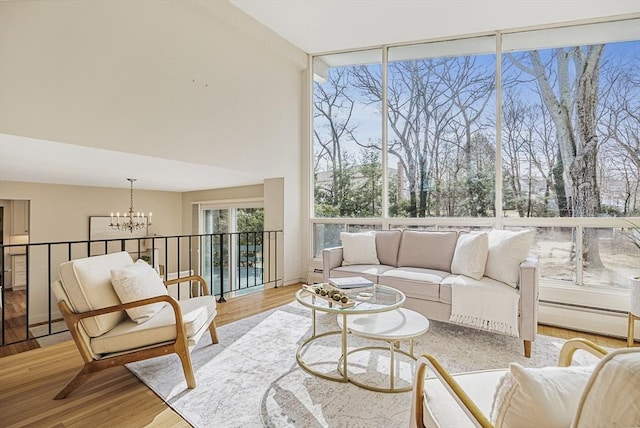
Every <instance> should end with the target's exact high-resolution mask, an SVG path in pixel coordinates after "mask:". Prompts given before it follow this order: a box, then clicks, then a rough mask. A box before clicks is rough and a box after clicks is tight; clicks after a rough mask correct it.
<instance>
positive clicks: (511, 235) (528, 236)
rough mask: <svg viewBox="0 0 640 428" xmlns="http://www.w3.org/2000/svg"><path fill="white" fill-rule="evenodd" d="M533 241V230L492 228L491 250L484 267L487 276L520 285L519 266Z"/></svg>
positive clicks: (512, 284) (490, 237)
mask: <svg viewBox="0 0 640 428" xmlns="http://www.w3.org/2000/svg"><path fill="white" fill-rule="evenodd" d="M532 243H533V232H532V231H531V230H521V231H517V232H514V231H510V230H492V231H491V232H489V252H488V255H487V264H486V266H485V269H484V274H485V276H488V277H489V278H493V279H495V280H496V281H500V282H504V283H505V284H508V285H510V286H511V287H517V286H518V278H519V273H520V271H519V267H520V263H522V262H523V261H524V260H525V259H526V258H527V254H529V250H530V248H531V244H532Z"/></svg>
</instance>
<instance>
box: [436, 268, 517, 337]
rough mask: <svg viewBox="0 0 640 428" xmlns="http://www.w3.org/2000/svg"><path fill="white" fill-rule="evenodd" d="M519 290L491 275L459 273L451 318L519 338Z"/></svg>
mask: <svg viewBox="0 0 640 428" xmlns="http://www.w3.org/2000/svg"><path fill="white" fill-rule="evenodd" d="M519 299H520V294H519V293H518V290H516V289H514V288H511V287H510V286H508V285H506V284H503V283H501V282H498V281H494V280H492V279H489V278H486V277H485V278H482V279H481V280H475V279H472V278H469V277H466V276H458V277H457V278H456V279H455V280H454V281H453V282H452V284H451V317H450V318H449V321H451V322H454V323H457V324H463V325H468V326H471V327H476V328H481V329H483V330H490V331H497V332H499V333H504V334H508V335H511V336H516V337H518V336H519V334H518V300H519Z"/></svg>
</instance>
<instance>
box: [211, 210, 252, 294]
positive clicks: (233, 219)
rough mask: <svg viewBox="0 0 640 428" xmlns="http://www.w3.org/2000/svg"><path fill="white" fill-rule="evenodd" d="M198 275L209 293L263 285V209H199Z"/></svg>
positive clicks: (235, 290) (240, 289)
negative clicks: (199, 251) (201, 277)
mask: <svg viewBox="0 0 640 428" xmlns="http://www.w3.org/2000/svg"><path fill="white" fill-rule="evenodd" d="M200 220H201V228H200V230H201V234H203V235H205V236H203V237H202V247H203V248H202V251H201V254H202V260H201V266H202V273H203V276H204V277H205V279H206V280H207V282H209V284H212V287H213V291H214V292H215V293H216V294H219V293H228V292H235V293H244V292H246V290H248V289H252V290H254V289H256V290H257V289H260V288H261V284H262V283H263V274H264V271H263V257H262V244H263V233H262V231H263V230H264V210H263V208H262V207H259V206H255V204H251V205H250V206H235V207H229V206H226V207H220V206H213V205H211V206H202V207H201V209H200Z"/></svg>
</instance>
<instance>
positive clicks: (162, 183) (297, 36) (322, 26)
mask: <svg viewBox="0 0 640 428" xmlns="http://www.w3.org/2000/svg"><path fill="white" fill-rule="evenodd" d="M206 1H210V0H206ZM229 2H230V3H231V4H233V5H235V6H236V7H238V8H239V9H241V10H242V11H244V12H245V13H246V14H248V15H250V16H251V17H252V18H253V19H255V20H257V21H258V22H260V23H262V24H263V25H265V26H266V27H268V28H270V29H271V30H273V31H274V32H275V33H276V34H278V35H280V36H281V37H282V38H284V39H286V40H288V41H289V42H290V43H291V44H293V45H294V46H297V47H298V48H300V49H301V50H303V51H305V52H307V53H325V52H330V51H336V50H348V49H356V48H362V47H372V46H379V45H382V44H396V43H402V42H407V41H419V40H427V39H433V38H441V37H447V36H455V35H462V34H472V33H478V32H485V31H493V30H496V29H509V28H514V27H525V26H531V25H540V24H548V23H557V22H563V21H575V20H581V19H589V18H594V17H602V16H610V15H619V14H625V13H633V12H640V0H592V1H588V2H585V1H584V0H553V1H551V0H487V1H480V0H323V1H320V0H268V1H267V0H229ZM462 11H464V13H461V12H462ZM27 158H28V163H29V165H31V166H30V167H29V168H28V169H25V168H23V167H22V165H25V164H26V161H27ZM169 171H170V173H168V172H169ZM127 177H131V178H137V179H138V181H137V182H136V188H140V189H148V190H168V191H176V192H184V191H191V190H201V189H211V188H222V187H231V186H240V185H247V184H256V183H261V182H262V180H263V177H260V176H258V175H257V174H255V173H252V172H251V171H238V170H230V169H225V168H217V167H212V166H208V165H203V164H194V163H187V162H178V161H174V160H169V159H161V158H154V157H148V156H140V155H134V154H130V153H124V152H116V151H110V150H102V149H94V148H89V147H83V146H75V145H69V144H61V143H54V142H48V141H42V140H36V139H32V138H24V137H17V136H12V135H6V134H0V180H8V181H24V182H46V183H57V184H79V183H81V184H82V185H88V186H101V187H128V185H129V183H128V182H127V181H126V180H125V178H127Z"/></svg>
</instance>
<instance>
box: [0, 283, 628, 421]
mask: <svg viewBox="0 0 640 428" xmlns="http://www.w3.org/2000/svg"><path fill="white" fill-rule="evenodd" d="M297 290H298V287H297V286H288V287H280V288H277V289H268V290H266V291H264V292H257V293H253V294H250V295H246V296H242V297H237V298H233V299H229V301H227V302H226V303H222V304H219V305H218V315H217V317H216V323H217V325H218V326H222V325H225V324H228V323H231V322H233V321H236V320H239V319H242V318H246V317H249V316H251V315H254V314H257V313H260V312H263V311H266V310H269V309H272V308H275V307H278V306H281V305H284V304H286V303H289V302H291V301H292V300H293V299H294V296H293V295H294V293H295V292H296V291H297ZM539 332H540V333H541V334H546V335H550V336H556V337H561V338H565V339H567V338H570V337H585V338H587V339H590V340H593V341H594V342H596V343H599V344H601V345H604V346H609V347H623V346H625V345H626V342H625V341H624V340H622V339H615V338H607V337H602V336H596V335H592V334H585V333H580V332H576V331H572V330H564V329H559V328H555V327H548V326H540V328H539ZM81 367H82V359H81V358H80V354H79V353H78V351H77V350H76V347H75V345H74V343H73V342H70V341H68V342H63V343H60V344H57V345H53V346H50V347H46V348H41V349H34V350H30V351H27V352H22V353H19V354H16V355H10V356H6V357H3V358H0V427H22V426H33V427H114V426H115V427H120V426H126V427H147V426H148V427H188V426H189V424H188V423H187V422H186V421H184V420H183V419H182V418H181V417H180V416H179V415H178V414H177V413H175V412H174V411H173V410H171V408H169V407H168V406H167V405H166V404H165V403H164V402H163V401H162V400H161V399H160V398H158V397H157V396H156V395H155V394H154V393H153V392H152V391H151V390H150V389H148V388H147V387H146V386H145V385H144V384H143V383H142V382H140V381H139V380H138V379H137V378H136V377H135V376H133V375H132V374H131V373H130V372H129V371H128V370H127V369H126V368H124V367H116V368H113V369H109V370H104V371H102V372H101V373H98V374H96V375H95V376H94V377H93V378H91V379H90V380H89V381H88V382H87V383H85V384H84V385H83V386H81V387H80V388H79V389H78V390H76V391H75V392H74V393H72V394H71V395H70V396H69V397H68V398H67V399H65V400H53V396H55V394H56V393H57V392H58V391H59V390H60V389H62V388H63V387H64V386H65V385H66V383H67V382H68V381H69V380H71V378H73V376H74V375H75V374H76V372H77V371H78V370H80V368H81ZM238 399H241V397H240V396H239V397H238Z"/></svg>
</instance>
